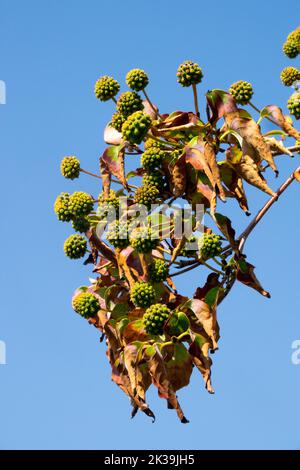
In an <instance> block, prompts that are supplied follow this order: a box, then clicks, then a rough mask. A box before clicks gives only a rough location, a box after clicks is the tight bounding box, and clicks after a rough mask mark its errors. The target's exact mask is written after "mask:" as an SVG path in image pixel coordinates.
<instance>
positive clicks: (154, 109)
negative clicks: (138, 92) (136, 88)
mask: <svg viewBox="0 0 300 470" xmlns="http://www.w3.org/2000/svg"><path fill="white" fill-rule="evenodd" d="M142 92H143V93H144V95H145V98H146V100H147V101H148V103H149V105H150V107H151V109H152V110H153V111H154V113H155V114H156V115H157V116H158V117H159V119H161V120H162V117H161V115H160V114H159V112H158V109H157V108H155V106H154V104H153V103H152V101H151V100H150V98H149V96H148V93H147V92H146V90H145V89H143V90H142Z"/></svg>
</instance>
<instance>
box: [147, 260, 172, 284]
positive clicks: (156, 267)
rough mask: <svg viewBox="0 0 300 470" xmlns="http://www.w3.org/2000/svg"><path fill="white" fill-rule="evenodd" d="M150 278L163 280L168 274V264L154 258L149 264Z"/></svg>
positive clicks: (158, 280) (157, 280)
mask: <svg viewBox="0 0 300 470" xmlns="http://www.w3.org/2000/svg"><path fill="white" fill-rule="evenodd" d="M149 274H150V279H151V281H153V282H164V281H165V280H166V279H167V277H168V275H169V268H168V265H167V264H166V263H165V261H164V260H163V259H155V260H154V261H153V262H152V263H151V264H150V269H149Z"/></svg>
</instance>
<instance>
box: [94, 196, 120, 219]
mask: <svg viewBox="0 0 300 470" xmlns="http://www.w3.org/2000/svg"><path fill="white" fill-rule="evenodd" d="M98 200H99V205H98V208H97V216H98V217H100V218H101V219H103V218H104V217H110V218H111V217H117V216H118V215H119V207H120V203H119V198H118V196H117V193H116V191H114V190H113V189H111V190H110V191H109V195H108V197H105V195H104V193H103V192H102V193H101V194H99V198H98Z"/></svg>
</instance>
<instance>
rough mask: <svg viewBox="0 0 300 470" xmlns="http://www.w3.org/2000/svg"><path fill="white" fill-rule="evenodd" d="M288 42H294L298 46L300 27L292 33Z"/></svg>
mask: <svg viewBox="0 0 300 470" xmlns="http://www.w3.org/2000/svg"><path fill="white" fill-rule="evenodd" d="M287 40H288V41H294V42H295V43H296V44H298V45H299V46H300V27H299V28H296V29H295V30H294V31H292V32H291V33H290V34H289V35H288V37H287Z"/></svg>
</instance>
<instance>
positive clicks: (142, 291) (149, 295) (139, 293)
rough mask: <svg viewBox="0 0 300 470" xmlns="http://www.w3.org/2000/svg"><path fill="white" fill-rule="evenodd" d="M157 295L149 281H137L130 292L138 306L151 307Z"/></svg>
mask: <svg viewBox="0 0 300 470" xmlns="http://www.w3.org/2000/svg"><path fill="white" fill-rule="evenodd" d="M155 297H156V294H155V290H154V288H153V286H151V284H149V283H148V282H137V283H136V284H135V285H134V287H133V288H132V290H131V292H130V299H131V301H132V302H133V303H134V305H135V306H136V307H141V308H147V307H149V306H150V305H151V304H152V302H154V300H155Z"/></svg>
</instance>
